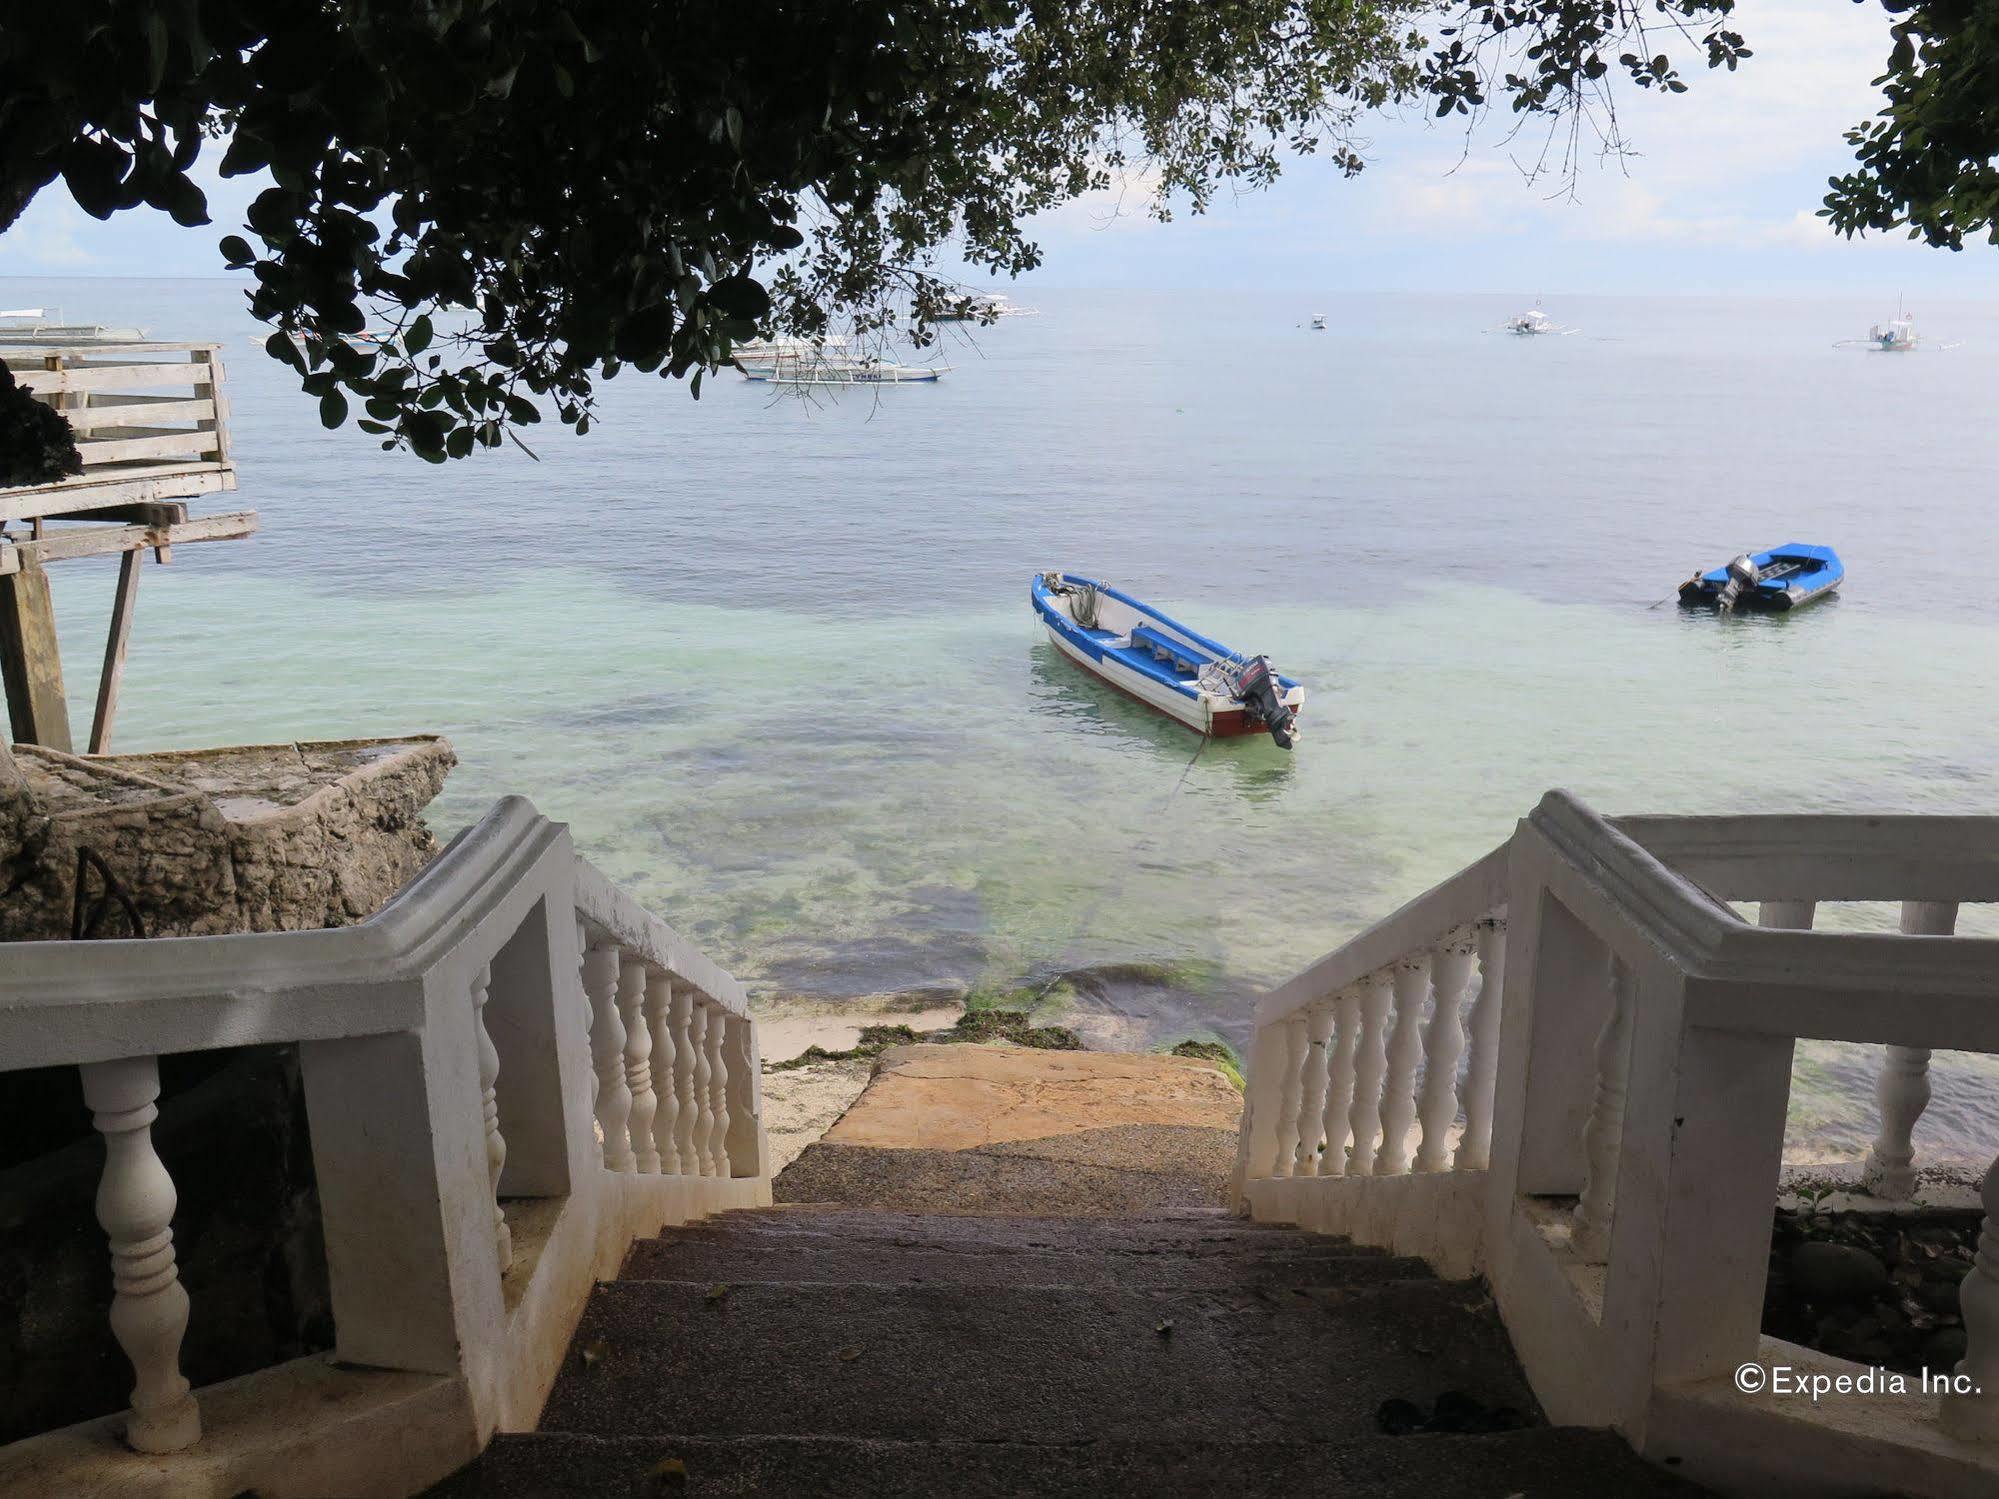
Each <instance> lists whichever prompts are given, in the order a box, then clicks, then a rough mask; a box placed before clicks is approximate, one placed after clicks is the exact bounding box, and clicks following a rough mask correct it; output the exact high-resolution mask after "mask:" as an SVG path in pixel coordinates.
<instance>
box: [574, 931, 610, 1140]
mask: <svg viewBox="0 0 1999 1499" xmlns="http://www.w3.org/2000/svg"><path fill="white" fill-rule="evenodd" d="M576 992H577V994H578V995H579V996H581V998H582V1000H583V1006H582V1008H583V1050H584V1051H585V1052H586V1053H588V1054H589V1055H590V1057H591V1067H590V1117H591V1118H592V1119H593V1120H597V1121H598V1125H599V1127H598V1128H597V1129H596V1130H593V1131H592V1132H591V1135H590V1148H591V1152H592V1154H594V1155H595V1156H596V1157H597V1163H598V1164H599V1165H602V1164H603V1161H604V1140H603V1129H602V1120H601V1119H600V1118H599V1116H598V1113H597V1094H598V1092H599V1090H600V1088H601V1086H602V1085H601V1084H600V1083H599V1082H598V1081H597V1068H596V1052H595V1046H596V1042H595V1040H594V1039H593V1035H592V1033H593V1032H594V1031H595V1030H596V1017H597V1002H596V1001H595V1000H594V999H592V998H591V997H590V928H589V926H588V925H586V924H585V922H584V920H583V918H582V917H580V916H579V917H577V918H576Z"/></svg>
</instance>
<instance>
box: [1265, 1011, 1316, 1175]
mask: <svg viewBox="0 0 1999 1499" xmlns="http://www.w3.org/2000/svg"><path fill="white" fill-rule="evenodd" d="M1283 1024H1284V1071H1283V1072H1282V1074H1281V1077H1282V1083H1281V1090H1282V1091H1280V1092H1279V1093H1278V1095H1277V1159H1276V1160H1274V1161H1272V1162H1271V1164H1270V1174H1271V1175H1272V1176H1276V1177H1286V1176H1289V1175H1291V1173H1292V1171H1293V1170H1294V1169H1295V1168H1296V1166H1297V1164H1298V1141H1299V1137H1300V1136H1301V1134H1302V1133H1303V1131H1302V1129H1301V1128H1300V1122H1299V1118H1298V1115H1299V1111H1300V1110H1301V1109H1302V1108H1303V1107H1304V1099H1303V1097H1302V1096H1301V1084H1302V1079H1301V1077H1300V1070H1301V1069H1302V1068H1303V1067H1304V1065H1305V1053H1306V1051H1307V1049H1308V1045H1307V1041H1306V1035H1305V1017H1304V1016H1302V1015H1292V1016H1290V1017H1288V1018H1287V1019H1286V1020H1285V1021H1284V1022H1283Z"/></svg>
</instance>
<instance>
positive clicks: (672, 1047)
mask: <svg viewBox="0 0 1999 1499" xmlns="http://www.w3.org/2000/svg"><path fill="white" fill-rule="evenodd" d="M645 1017H646V1029H647V1031H649V1032H650V1033H651V1035H652V1081H653V1087H654V1090H655V1092H656V1093H657V1095H658V1100H659V1108H658V1110H657V1112H655V1113H654V1114H653V1116H652V1144H653V1150H654V1152H655V1153H656V1155H657V1166H656V1169H657V1170H659V1171H660V1172H662V1173H663V1174H665V1175H667V1176H678V1175H680V1174H681V1168H680V1142H679V1136H678V1134H677V1131H678V1129H679V1126H680V1106H681V1098H680V1087H679V1084H678V1083H677V1082H676V1081H675V1072H676V1070H677V1069H678V1068H679V1065H680V1046H679V1044H678V1042H676V1041H675V1039H674V1035H673V979H672V977H671V976H670V975H668V974H664V973H650V972H649V973H648V974H647V975H646V1002H645Z"/></svg>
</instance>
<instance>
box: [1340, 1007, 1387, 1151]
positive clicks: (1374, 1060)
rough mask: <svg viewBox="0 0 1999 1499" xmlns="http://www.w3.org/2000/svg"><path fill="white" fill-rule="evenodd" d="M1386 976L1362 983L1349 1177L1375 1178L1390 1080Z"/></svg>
mask: <svg viewBox="0 0 1999 1499" xmlns="http://www.w3.org/2000/svg"><path fill="white" fill-rule="evenodd" d="M1394 999H1395V994H1394V991H1393V990H1392V989H1391V988H1390V987H1389V982H1388V975H1387V974H1386V973H1371V974H1369V975H1368V976H1367V977H1366V978H1364V979H1362V980H1361V981H1360V1040H1359V1042H1358V1046H1359V1051H1358V1053H1357V1054H1356V1057H1355V1060H1354V1085H1353V1086H1354V1092H1353V1110H1352V1112H1351V1113H1350V1114H1349V1116H1348V1118H1349V1121H1350V1123H1351V1126H1352V1129H1353V1159H1352V1160H1351V1161H1350V1162H1348V1164H1347V1174H1348V1175H1349V1176H1372V1175H1374V1160H1375V1155H1376V1152H1377V1151H1378V1150H1379V1149H1380V1139H1381V1085H1382V1082H1383V1080H1384V1079H1385V1078H1386V1077H1387V1076H1388V1052H1387V1045H1388V1007H1389V1005H1390V1004H1392V1003H1393V1002H1394Z"/></svg>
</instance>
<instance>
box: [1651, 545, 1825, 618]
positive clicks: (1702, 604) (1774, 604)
mask: <svg viewBox="0 0 1999 1499" xmlns="http://www.w3.org/2000/svg"><path fill="white" fill-rule="evenodd" d="M1845 581H1846V565H1845V564H1844V563H1842V562H1841V561H1840V560H1839V553H1837V552H1835V551H1834V550H1833V549H1832V548H1831V547H1821V546H1808V545H1806V544H1805V543H1804V542H1802V541H1787V542H1785V543H1784V545H1782V546H1780V547H1772V548H1771V549H1770V550H1769V551H1767V552H1745V553H1744V554H1743V555H1742V556H1740V557H1737V558H1736V559H1735V560H1734V561H1732V562H1728V563H1724V564H1723V565H1722V566H1720V567H1715V568H1710V569H1708V571H1706V572H1704V573H1695V574H1694V575H1693V576H1692V577H1691V578H1689V579H1687V581H1686V582H1684V583H1682V584H1681V585H1680V603H1681V604H1682V605H1684V606H1686V607H1687V608H1690V609H1700V608H1712V609H1718V610H1720V611H1721V612H1722V613H1724V614H1727V613H1730V612H1732V611H1734V610H1737V609H1766V610H1774V611H1782V610H1786V609H1802V608H1803V607H1804V606H1805V605H1806V604H1810V603H1815V602H1817V601H1818V600H1819V599H1822V598H1826V597H1828V596H1829V595H1831V594H1832V592H1833V591H1834V590H1835V589H1837V588H1838V587H1839V585H1840V584H1841V583H1843V582H1845Z"/></svg>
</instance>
